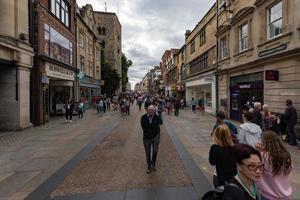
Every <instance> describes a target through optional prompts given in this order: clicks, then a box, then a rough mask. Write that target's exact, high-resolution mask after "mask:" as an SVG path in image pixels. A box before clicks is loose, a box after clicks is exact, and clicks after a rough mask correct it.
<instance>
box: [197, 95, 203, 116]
mask: <svg viewBox="0 0 300 200" xmlns="http://www.w3.org/2000/svg"><path fill="white" fill-rule="evenodd" d="M198 107H199V111H200V113H201V114H203V113H204V112H205V107H204V98H203V97H202V96H201V97H200V98H199V101H198Z"/></svg>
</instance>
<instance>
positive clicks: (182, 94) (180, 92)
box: [176, 84, 185, 99]
mask: <svg viewBox="0 0 300 200" xmlns="http://www.w3.org/2000/svg"><path fill="white" fill-rule="evenodd" d="M176 93H177V97H179V98H180V99H182V98H183V99H185V87H184V85H183V84H177V85H176Z"/></svg>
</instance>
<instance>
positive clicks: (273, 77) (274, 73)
mask: <svg viewBox="0 0 300 200" xmlns="http://www.w3.org/2000/svg"><path fill="white" fill-rule="evenodd" d="M265 80H266V81H278V80H279V71H278V70H266V71H265Z"/></svg>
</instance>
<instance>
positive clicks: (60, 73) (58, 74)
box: [45, 62, 75, 81]
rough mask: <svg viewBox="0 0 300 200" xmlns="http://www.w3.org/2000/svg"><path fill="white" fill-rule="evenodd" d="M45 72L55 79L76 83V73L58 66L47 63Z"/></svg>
mask: <svg viewBox="0 0 300 200" xmlns="http://www.w3.org/2000/svg"><path fill="white" fill-rule="evenodd" d="M45 71H46V74H47V76H49V77H54V78H58V79H63V80H70V81H74V79H75V74H74V71H72V70H69V69H66V68H63V67H60V66H58V65H55V64H52V63H49V62H46V64H45Z"/></svg>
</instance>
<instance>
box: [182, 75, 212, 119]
mask: <svg viewBox="0 0 300 200" xmlns="http://www.w3.org/2000/svg"><path fill="white" fill-rule="evenodd" d="M185 85H186V100H187V103H188V104H189V105H190V104H191V101H192V98H195V99H196V100H199V99H200V98H203V99H204V106H205V111H206V112H209V113H213V114H215V112H216V92H215V91H216V90H215V87H216V85H215V76H214V75H213V74H207V75H202V76H198V77H195V78H193V79H192V80H187V81H186V83H185Z"/></svg>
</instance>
